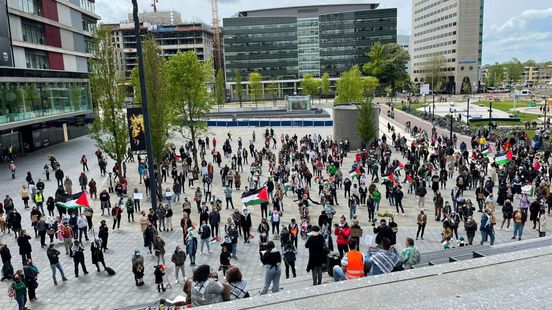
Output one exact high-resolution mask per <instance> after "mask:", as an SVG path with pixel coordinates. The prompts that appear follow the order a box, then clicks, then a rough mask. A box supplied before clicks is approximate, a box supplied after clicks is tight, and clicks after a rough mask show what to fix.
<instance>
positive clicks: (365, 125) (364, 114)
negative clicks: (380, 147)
mask: <svg viewBox="0 0 552 310" xmlns="http://www.w3.org/2000/svg"><path fill="white" fill-rule="evenodd" d="M374 113H376V112H375V111H374V106H373V104H372V100H371V99H368V100H364V101H362V102H361V103H360V104H358V124H357V130H358V135H359V136H360V141H361V142H362V144H363V145H365V144H368V143H370V142H371V141H372V140H373V139H375V138H377V136H378V125H377V124H374Z"/></svg>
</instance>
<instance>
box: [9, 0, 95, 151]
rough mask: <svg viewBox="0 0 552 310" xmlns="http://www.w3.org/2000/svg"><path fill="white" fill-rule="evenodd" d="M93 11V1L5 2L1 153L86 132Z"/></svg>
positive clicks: (29, 148)
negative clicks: (10, 148)
mask: <svg viewBox="0 0 552 310" xmlns="http://www.w3.org/2000/svg"><path fill="white" fill-rule="evenodd" d="M6 4H7V5H6ZM94 10H95V1H94V0H8V1H7V2H6V0H0V54H1V55H2V57H1V59H2V60H1V61H0V153H2V152H3V151H4V150H5V149H6V148H7V147H9V146H10V145H11V146H12V147H13V148H14V149H15V151H16V152H30V151H33V150H36V149H40V148H42V147H45V146H48V145H52V144H55V143H60V142H63V141H67V140H69V139H71V138H74V137H78V136H82V135H84V134H86V124H87V123H90V122H91V121H92V120H93V113H92V99H91V93H90V82H89V79H88V58H89V57H90V54H89V50H90V45H91V42H92V31H93V30H94V29H95V27H96V23H97V21H98V20H99V19H100V16H98V15H97V14H95V12H94Z"/></svg>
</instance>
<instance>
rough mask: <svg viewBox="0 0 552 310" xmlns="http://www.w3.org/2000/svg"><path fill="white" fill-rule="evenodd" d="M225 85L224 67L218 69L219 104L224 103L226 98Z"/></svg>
mask: <svg viewBox="0 0 552 310" xmlns="http://www.w3.org/2000/svg"><path fill="white" fill-rule="evenodd" d="M225 90H226V89H225V86H224V73H223V72H222V69H219V70H218V71H217V77H216V82H215V101H216V102H217V105H218V106H221V105H224V99H225Z"/></svg>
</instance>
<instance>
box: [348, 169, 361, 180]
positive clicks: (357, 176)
mask: <svg viewBox="0 0 552 310" xmlns="http://www.w3.org/2000/svg"><path fill="white" fill-rule="evenodd" d="M361 174H362V173H360V169H356V170H355V171H353V172H351V173H349V176H350V177H351V178H353V179H354V178H359V177H360V175H361Z"/></svg>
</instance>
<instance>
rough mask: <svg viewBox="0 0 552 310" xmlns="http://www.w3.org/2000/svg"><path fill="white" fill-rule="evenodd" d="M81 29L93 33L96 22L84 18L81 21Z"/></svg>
mask: <svg viewBox="0 0 552 310" xmlns="http://www.w3.org/2000/svg"><path fill="white" fill-rule="evenodd" d="M82 29H83V30H84V31H88V32H94V30H96V22H95V21H93V20H89V19H86V18H83V19H82Z"/></svg>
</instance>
